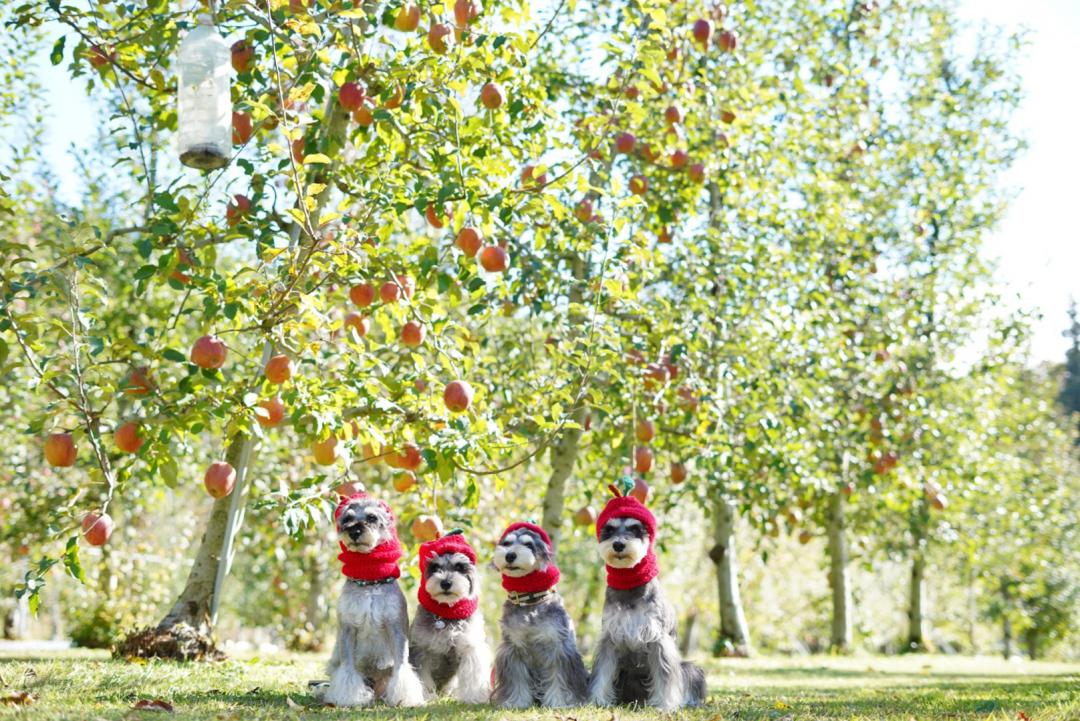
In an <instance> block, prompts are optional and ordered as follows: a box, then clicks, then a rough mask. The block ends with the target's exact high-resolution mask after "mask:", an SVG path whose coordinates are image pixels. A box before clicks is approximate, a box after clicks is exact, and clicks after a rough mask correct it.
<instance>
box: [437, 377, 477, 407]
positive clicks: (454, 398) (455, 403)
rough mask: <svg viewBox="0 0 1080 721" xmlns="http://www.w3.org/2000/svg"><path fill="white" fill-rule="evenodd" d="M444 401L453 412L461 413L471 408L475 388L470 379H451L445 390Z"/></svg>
mask: <svg viewBox="0 0 1080 721" xmlns="http://www.w3.org/2000/svg"><path fill="white" fill-rule="evenodd" d="M442 397H443V403H445V404H446V408H447V410H449V411H450V412H451V413H461V412H462V411H465V410H467V409H468V408H469V405H470V404H471V403H472V399H473V389H472V386H471V385H469V382H468V381H462V380H457V381H450V382H449V383H447V384H446V388H445V389H444V390H443V396H442Z"/></svg>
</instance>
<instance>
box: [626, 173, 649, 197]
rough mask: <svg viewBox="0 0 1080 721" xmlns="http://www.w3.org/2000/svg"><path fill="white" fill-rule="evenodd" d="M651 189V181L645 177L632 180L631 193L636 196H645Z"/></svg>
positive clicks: (640, 176)
mask: <svg viewBox="0 0 1080 721" xmlns="http://www.w3.org/2000/svg"><path fill="white" fill-rule="evenodd" d="M648 189H649V181H648V180H647V179H646V178H645V176H644V175H635V176H634V177H632V178H630V192H631V193H633V194H634V195H645V193H646V191H648Z"/></svg>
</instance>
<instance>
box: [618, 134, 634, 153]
mask: <svg viewBox="0 0 1080 721" xmlns="http://www.w3.org/2000/svg"><path fill="white" fill-rule="evenodd" d="M636 144H637V138H635V137H634V134H633V133H626V132H623V133H619V134H618V135H616V136H615V152H617V153H623V154H624V155H629V154H630V153H632V152H634V146H635V145H636Z"/></svg>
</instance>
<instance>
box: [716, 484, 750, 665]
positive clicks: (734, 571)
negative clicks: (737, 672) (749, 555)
mask: <svg viewBox="0 0 1080 721" xmlns="http://www.w3.org/2000/svg"><path fill="white" fill-rule="evenodd" d="M714 510H715V514H716V519H715V522H714V524H713V541H714V545H713V547H712V549H711V550H710V551H709V558H710V559H711V560H712V562H713V563H714V564H715V565H716V586H717V591H718V594H719V599H720V625H719V627H718V628H717V632H716V634H717V635H716V645H715V646H714V655H717V656H719V655H731V656H739V657H743V658H745V657H747V656H749V655H750V651H751V648H750V631H749V629H748V627H747V624H746V614H745V613H744V612H743V606H742V598H741V597H740V595H739V567H738V560H737V559H736V557H735V521H736V518H737V514H736V511H735V506H734V505H733V504H732V503H731V501H729V500H728V499H726V498H723V497H721V498H719V499H718V500H717V501H716V507H715V509H714Z"/></svg>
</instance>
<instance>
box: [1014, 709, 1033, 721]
mask: <svg viewBox="0 0 1080 721" xmlns="http://www.w3.org/2000/svg"><path fill="white" fill-rule="evenodd" d="M1016 718H1018V719H1020V721H1031V719H1030V718H1028V715H1027V714H1026V713H1024V712H1023V711H1017V712H1016Z"/></svg>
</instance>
